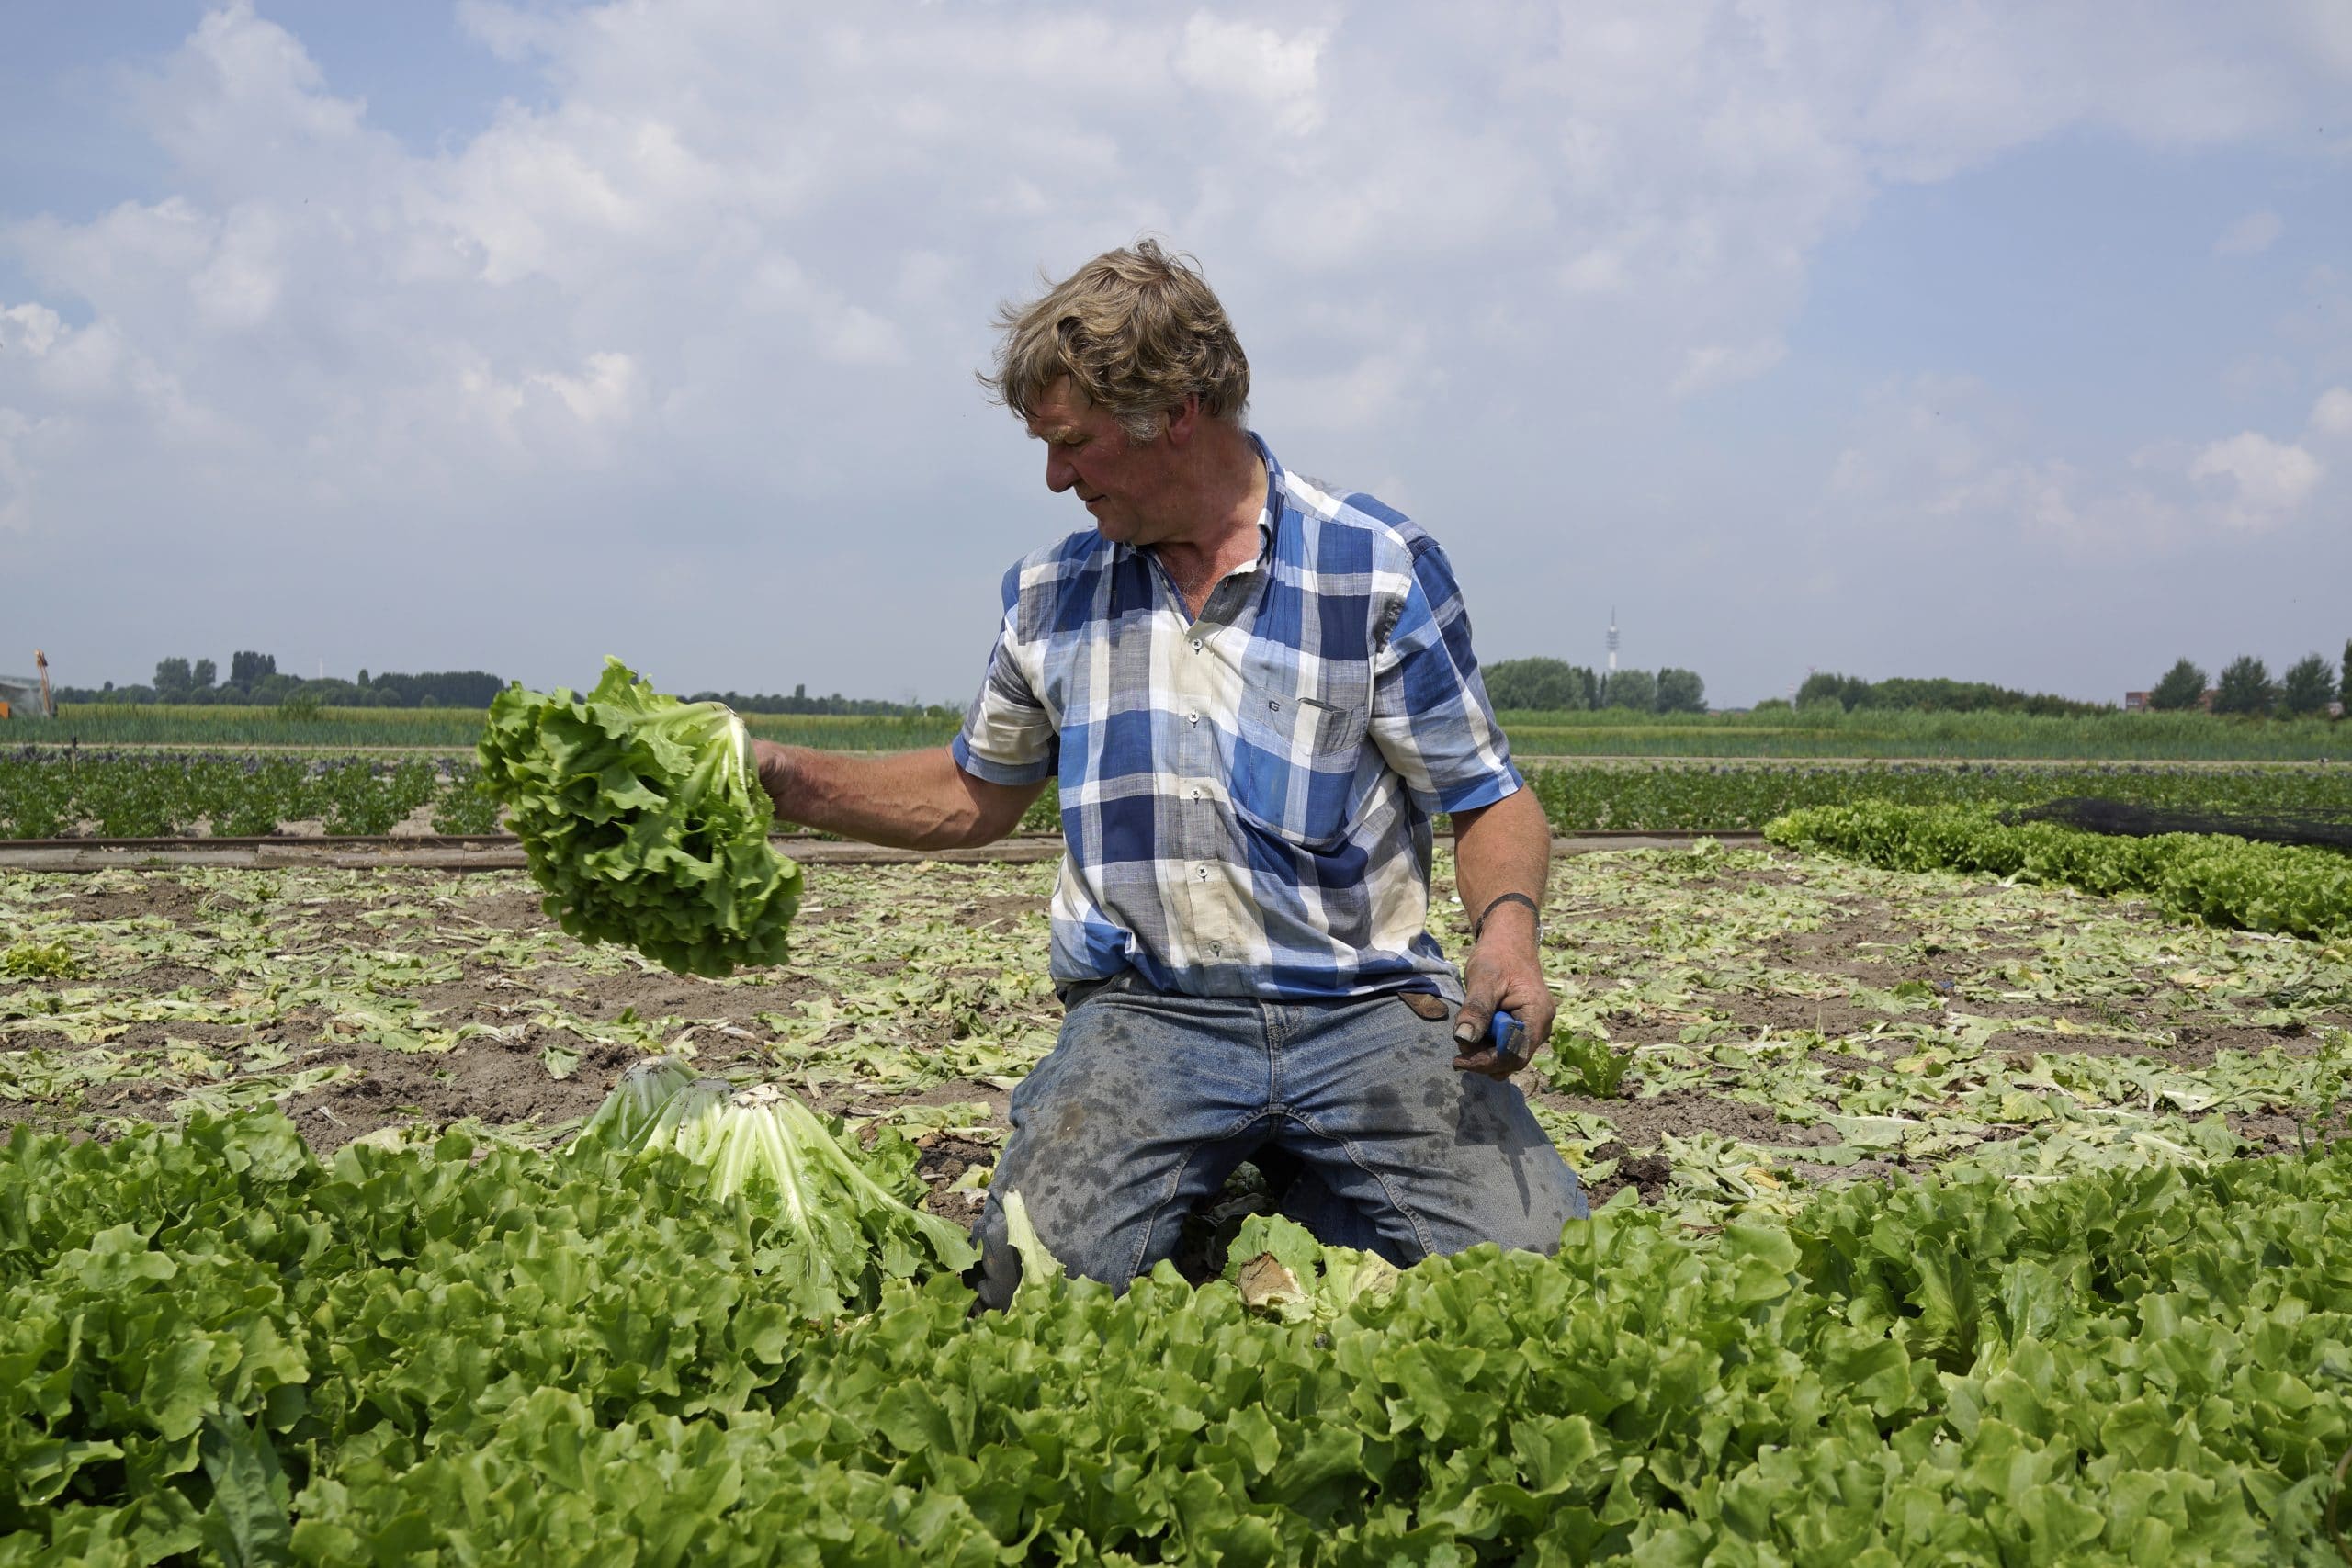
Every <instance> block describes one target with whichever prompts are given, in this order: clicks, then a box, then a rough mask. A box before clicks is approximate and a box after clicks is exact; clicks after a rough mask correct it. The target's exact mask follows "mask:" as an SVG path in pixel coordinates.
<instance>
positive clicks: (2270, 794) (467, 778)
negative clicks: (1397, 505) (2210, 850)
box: [0, 748, 2352, 839]
mask: <svg viewBox="0 0 2352 1568" xmlns="http://www.w3.org/2000/svg"><path fill="white" fill-rule="evenodd" d="M1526 771H1527V775H1528V778H1529V781H1530V784H1531V785H1532V788H1533V789H1534V791H1535V795H1536V797H1537V798H1538V799H1539V800H1541V801H1542V802H1543V803H1544V811H1545V813H1546V815H1547V816H1549V817H1550V818H1551V820H1552V824H1553V826H1554V827H1555V829H1558V830H1559V831H1561V832H1566V833H1577V832H1590V831H1594V830H1598V829H1619V830H1622V829H1634V830H1647V831H1660V830H1679V831H1689V830H1699V831H1709V832H1735V831H1741V830H1753V829H1761V828H1762V827H1763V826H1764V825H1765V824H1766V823H1767V822H1769V821H1770V820H1771V819H1772V818H1776V817H1779V816H1781V815H1783V814H1785V813H1787V812H1791V811H1798V810H1803V809H1806V808H1808V807H1820V806H1838V805H1849V804H1851V803H1853V802H1856V801H1860V800H1879V801H1886V802H1891V803H1894V804H1897V805H1904V806H1978V805H1984V806H2004V807H2008V806H2026V805H2033V804H2036V803H2039V802H2041V801H2045V800H2050V799H2052V798H2057V797H2062V796H2092V797H2098V798H2103V799H2111V800H2120V801H2127V802H2131V803H2133V804H2137V805H2143V806H2155V807H2188V808H2195V809H2201V810H2211V811H2220V812H2274V813H2275V812H2292V811H2319V812H2323V813H2325V812H2335V813H2352V769H2343V768H2334V767H2329V768H2279V767H2241V768H2227V767H2211V766H2172V767H2165V766H2124V765H2103V766H2102V765H2074V766H2043V765H2039V764H2000V763H1973V764H1972V763H1962V764H1956V765H1948V764H1938V763H1911V764H1905V763H1871V764H1814V763H1804V764H1790V765H1774V764H1770V763H1738V764H1705V765H1702V764H1683V763H1660V764H1639V763H1636V764H1613V765H1600V764H1593V765H1586V764H1570V763H1548V762H1531V763H1529V764H1528V765H1527V769H1526ZM420 808H429V809H428V810H427V814H426V818H425V820H428V821H429V823H430V825H431V827H432V828H433V829H434V830H435V831H436V832H442V833H487V832H492V831H494V830H496V829H497V828H498V825H499V811H498V807H497V803H496V802H495V801H493V800H492V798H491V797H490V796H489V795H487V794H486V793H484V792H483V790H482V789H481V787H480V775H479V772H478V769H477V767H476V764H475V763H474V762H473V761H471V760H461V759H435V760H428V759H414V758H412V759H407V760H402V761H389V760H384V759H370V758H364V757H350V756H346V757H337V758H300V757H288V756H285V755H282V754H281V755H265V754H260V753H245V754H225V753H201V752H187V753H175V752H159V751H136V750H117V751H90V750H84V751H80V752H78V753H74V752H69V751H66V750H62V749H56V748H28V749H25V750H20V751H18V752H17V753H14V754H11V755H6V756H0V838H8V839H49V838H59V837H71V836H91V837H102V838H116V839H122V838H130V839H149V838H170V837H178V836H189V835H198V834H205V833H209V834H210V835H212V836H215V837H243V836H258V835H265V834H268V833H272V832H275V831H277V830H278V829H280V828H282V827H283V826H285V825H286V824H289V823H295V822H317V823H319V824H320V825H321V826H322V828H323V829H324V830H325V831H327V832H329V833H338V834H340V833H355V834H373V833H383V832H387V831H389V830H390V829H391V828H392V827H394V826H395V825H397V824H400V823H401V822H404V821H407V820H408V819H410V818H412V817H413V816H414V815H415V814H416V813H417V812H418V811H419V810H420ZM1059 826H1060V821H1059V818H1058V815H1057V801H1056V800H1055V798H1054V795H1053V793H1052V792H1051V791H1050V790H1048V791H1047V793H1046V795H1045V796H1044V797H1042V798H1041V799H1040V800H1039V801H1038V802H1037V804H1036V806H1035V807H1033V808H1032V809H1031V811H1030V813H1029V815H1028V818H1026V819H1025V820H1024V822H1023V828H1024V829H1028V830H1031V831H1041V832H1051V831H1055V830H1057V829H1058V828H1059Z"/></svg>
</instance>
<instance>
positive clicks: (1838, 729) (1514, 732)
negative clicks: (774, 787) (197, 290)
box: [14, 705, 2352, 761]
mask: <svg viewBox="0 0 2352 1568" xmlns="http://www.w3.org/2000/svg"><path fill="white" fill-rule="evenodd" d="M483 717H484V715H483V714H482V712H481V710H480V709H467V708H332V707H329V708H316V709H311V708H296V709H288V710H280V709H277V708H272V707H232V706H179V707H173V706H163V705H139V706H133V705H119V706H113V705H66V706H64V707H62V708H61V709H60V710H59V716H58V718H57V719H56V720H55V721H54V722H53V723H47V724H39V725H35V724H19V725H17V726H15V727H14V728H15V730H16V731H18V732H22V734H23V736H24V738H27V739H30V738H32V736H33V735H34V734H35V733H39V734H40V735H42V736H44V737H46V738H48V739H53V740H55V741H60V742H62V741H66V740H69V739H78V740H79V741H80V742H81V743H82V744H83V745H85V746H91V745H103V746H120V745H172V746H199V747H215V748H232V747H244V746H292V747H309V748H313V749H319V750H353V749H358V748H378V747H392V748H399V747H418V748H433V749H437V750H464V749H467V748H469V747H471V746H472V745H473V743H474V741H475V739H476V738H478V737H479V736H480V735H481V728H482V721H483ZM1502 719H1503V723H1504V726H1505V728H1507V729H1508V730H1509V731H1510V740H1511V746H1512V748H1513V749H1514V750H1516V751H1517V752H1518V753H1519V754H1520V755H1521V756H1523V757H1542V756H1584V757H1644V756H1657V757H1784V758H1803V757H1816V758H1858V757H1870V758H1880V759H1890V758H1948V759H1958V758H1965V759H1972V760H1978V761H1984V760H2003V759H2008V760H2016V759H2027V758H2032V759H2041V760H2044V761H2052V760H2059V759H2066V758H2080V759H2089V760H2094V761H2322V760H2324V759H2327V758H2340V757H2342V756H2344V755H2345V753H2346V750H2352V739H2347V731H2346V728H2344V726H2343V725H2342V724H2341V723H2333V724H2332V723H2330V722H2329V721H2328V720H2326V719H2324V718H2311V719H2264V720H2236V719H2227V718H2217V717H2215V716H2212V715H2211V714H2201V713H2164V714H2144V713H2131V714H2126V713H2113V714H2103V715H2091V716H2079V717H2056V716H2031V715H2026V714H2004V713H1928V712H1918V711H1912V710H1904V709H1860V710H1857V711H1855V712H1852V713H1846V712H1842V711H1836V710H1832V709H1828V708H1810V707H1809V708H1805V709H1804V710H1802V711H1790V710H1786V709H1781V710H1777V711H1774V710H1767V711H1764V712H1760V713H1739V714H1632V713H1628V712H1624V711H1622V710H1614V709H1604V710H1600V711H1599V712H1585V713H1536V712H1511V713H1505V714H1504V715H1503V716H1502ZM745 720H746V722H747V723H749V725H750V726H751V728H752V733H753V734H755V735H758V736H760V737H761V738H763V739H769V740H776V741H782V742H785V743H786V744H790V745H799V746H816V747H820V748H824V749H826V750H855V751H899V750H912V749H914V748H917V747H922V746H939V745H944V744H945V743H946V742H947V740H948V739H950V738H951V737H952V736H954V734H955V733H956V719H955V718H954V717H951V716H921V715H907V716H849V715H784V714H748V715H746V716H745Z"/></svg>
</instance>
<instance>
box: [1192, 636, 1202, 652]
mask: <svg viewBox="0 0 2352 1568" xmlns="http://www.w3.org/2000/svg"><path fill="white" fill-rule="evenodd" d="M1200 651H1201V639H1200V638H1199V637H1194V638H1193V652H1194V653H1198V652H1200Z"/></svg>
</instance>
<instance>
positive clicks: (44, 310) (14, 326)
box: [0, 305, 65, 359]
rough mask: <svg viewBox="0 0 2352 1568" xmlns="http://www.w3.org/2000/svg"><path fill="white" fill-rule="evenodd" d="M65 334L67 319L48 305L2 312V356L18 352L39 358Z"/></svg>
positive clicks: (0, 327) (0, 349) (17, 306)
mask: <svg viewBox="0 0 2352 1568" xmlns="http://www.w3.org/2000/svg"><path fill="white" fill-rule="evenodd" d="M64 333H65V320H64V318H63V317H62V316H60V315H59V314H58V313H57V312H56V311H54V310H51V309H49V307H47V306H46V305H11V306H9V307H8V308H7V309H6V310H0V354H6V353H7V352H8V351H9V350H11V349H15V350H17V351H19V352H21V353H25V354H29V355H32V356H33V357H34V358H36V359H38V358H40V356H41V355H44V354H47V353H48V352H49V351H50V349H51V346H52V345H53V344H56V342H57V340H58V339H59V338H61V337H62V336H63V335H64Z"/></svg>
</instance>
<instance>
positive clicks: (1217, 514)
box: [1152, 431, 1267, 616]
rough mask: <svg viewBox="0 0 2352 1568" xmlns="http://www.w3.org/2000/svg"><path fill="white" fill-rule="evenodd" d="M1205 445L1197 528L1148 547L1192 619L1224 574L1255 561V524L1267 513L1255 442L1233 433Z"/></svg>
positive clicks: (1261, 460) (1263, 474)
mask: <svg viewBox="0 0 2352 1568" xmlns="http://www.w3.org/2000/svg"><path fill="white" fill-rule="evenodd" d="M1208 445H1209V446H1210V450H1208V451H1204V453H1203V454H1202V457H1203V460H1204V472H1203V474H1202V476H1201V477H1202V481H1203V482H1202V486H1201V495H1202V504H1201V508H1200V510H1201V514H1202V523H1201V526H1200V528H1199V529H1198V531H1196V532H1195V533H1194V534H1193V535H1192V536H1190V537H1188V538H1182V539H1163V540H1161V541H1160V542H1159V544H1158V545H1155V546H1153V547H1152V549H1153V552H1154V553H1155V554H1156V555H1158V556H1159V563H1160V565H1162V566H1163V567H1165V568H1167V570H1168V575H1169V576H1170V578H1172V579H1174V580H1175V582H1176V586H1177V589H1178V591H1179V592H1182V594H1183V596H1184V602H1185V604H1186V606H1187V607H1188V608H1189V609H1190V610H1191V611H1192V613H1193V615H1195V616H1197V615H1200V613H1201V610H1202V607H1203V606H1204V605H1205V604H1207V603H1208V596H1209V592H1210V590H1212V589H1214V588H1215V587H1216V585H1217V583H1218V582H1219V581H1222V580H1223V579H1224V578H1225V576H1226V575H1227V573H1228V572H1231V571H1234V570H1237V569H1238V568H1240V567H1243V566H1246V565H1248V564H1249V563H1250V562H1251V561H1254V560H1256V559H1257V558H1258V554H1259V549H1260V539H1259V535H1258V523H1259V519H1260V518H1261V516H1262V515H1263V514H1264V513H1265V509H1266V484H1267V473H1266V463H1265V459H1264V458H1262V457H1259V455H1258V446H1257V443H1255V442H1254V441H1251V440H1250V437H1249V436H1248V435H1247V434H1243V433H1241V432H1239V431H1236V432H1235V433H1234V434H1233V436H1232V439H1231V440H1230V441H1229V442H1223V441H1220V442H1216V443H1211V444H1208Z"/></svg>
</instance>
